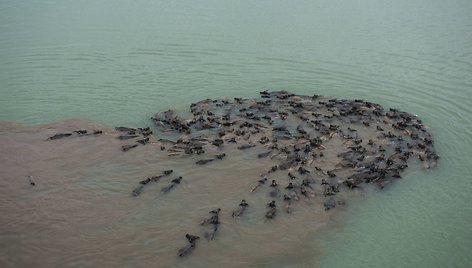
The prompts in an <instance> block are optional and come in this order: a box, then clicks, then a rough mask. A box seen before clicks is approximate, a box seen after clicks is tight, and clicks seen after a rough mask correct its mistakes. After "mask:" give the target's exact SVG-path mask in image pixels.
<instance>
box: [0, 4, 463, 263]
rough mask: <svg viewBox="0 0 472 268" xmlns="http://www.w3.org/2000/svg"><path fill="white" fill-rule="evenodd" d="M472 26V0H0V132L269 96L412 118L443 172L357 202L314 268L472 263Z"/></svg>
mask: <svg viewBox="0 0 472 268" xmlns="http://www.w3.org/2000/svg"><path fill="white" fill-rule="evenodd" d="M470 14H472V2H471V1H467V0H462V1H461V0H457V1H431V0H429V1H427V0H417V1H405V0H400V1H394V2H393V1H385V0H380V1H374V0H370V1H369V0H362V1H356V3H354V1H347V0H345V1H342V0H338V1H296V2H293V1H281V0H280V1H231V2H230V1H210V0H201V1H132V2H131V1H110V0H108V1H105V0H103V1H8V2H7V1H2V2H1V3H0V33H1V38H0V120H3V121H15V122H20V123H25V124H40V123H45V122H50V121H54V120H59V119H64V118H89V119H92V120H96V121H98V122H101V123H105V124H108V125H120V124H126V125H132V126H142V125H147V124H150V122H149V120H148V118H149V117H150V116H151V115H152V114H153V113H154V112H156V111H158V110H164V109H168V108H174V109H177V110H181V111H183V110H185V109H186V108H187V107H188V105H189V103H191V102H195V101H198V100H200V99H204V98H209V97H211V98H216V97H224V96H228V97H234V96H242V97H254V96H256V95H257V93H258V92H259V91H260V90H262V89H270V90H278V89H287V90H290V91H293V92H295V93H299V94H315V93H316V94H322V95H327V96H332V97H338V98H363V99H366V100H370V101H373V102H377V103H380V104H382V105H384V106H386V107H395V108H399V109H402V110H405V111H407V112H410V113H414V114H417V115H419V116H420V117H421V118H422V119H423V121H424V122H425V124H427V125H428V126H429V127H430V129H431V132H432V133H433V135H434V138H435V141H436V147H437V150H438V152H439V155H440V156H441V160H440V163H439V167H438V168H437V169H435V170H428V171H411V172H409V173H408V172H407V173H406V174H405V176H404V180H401V181H399V182H398V183H396V184H395V185H394V186H393V187H391V188H389V189H387V190H386V191H384V192H380V193H377V194H375V196H374V197H372V198H368V199H365V200H361V201H359V202H358V203H355V204H352V205H351V206H350V208H349V210H348V212H346V213H344V215H343V216H342V219H339V222H338V224H337V225H336V227H333V228H328V230H326V232H324V233H323V235H321V236H317V237H313V239H312V240H311V241H312V242H310V243H308V245H307V246H309V247H313V248H316V249H317V251H318V250H320V251H321V253H322V254H321V257H320V255H319V254H314V256H316V259H315V260H309V261H310V262H312V261H314V262H316V263H319V264H320V266H322V267H469V266H471V265H472V257H471V255H470V254H469V252H470V248H471V247H472V232H470V226H471V224H470V223H471V222H472V209H471V208H470V201H469V200H470V199H469V196H470V193H472V182H471V179H472V168H471V167H470V163H471V161H472V156H471V155H472V119H471V117H470V115H471V112H472V108H471V107H472V96H471V95H472V16H471V15H470ZM320 248H321V249H320ZM314 258H315V257H314ZM307 261H308V260H307ZM273 266H274V267H279V266H290V263H286V262H284V261H283V260H281V261H279V260H278V262H277V263H274V265H273Z"/></svg>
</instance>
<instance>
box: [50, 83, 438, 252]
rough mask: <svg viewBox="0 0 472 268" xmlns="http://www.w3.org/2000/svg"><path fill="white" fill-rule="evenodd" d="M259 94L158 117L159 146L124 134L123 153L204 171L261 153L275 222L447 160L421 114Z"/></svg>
mask: <svg viewBox="0 0 472 268" xmlns="http://www.w3.org/2000/svg"><path fill="white" fill-rule="evenodd" d="M260 94H261V98H258V99H243V98H234V99H233V100H229V99H217V100H211V99H206V100H202V101H200V102H197V103H193V104H191V106H190V109H191V113H192V116H191V117H190V118H183V117H181V116H179V115H177V114H176V113H175V112H174V111H172V110H169V111H164V112H159V113H157V114H155V115H154V116H153V117H152V121H153V122H154V124H155V127H156V129H157V131H158V135H157V139H156V141H155V142H152V141H150V139H149V137H150V136H151V134H152V131H151V129H150V128H149V127H146V128H130V127H117V128H116V130H117V131H118V132H119V134H118V135H119V136H117V138H118V139H120V140H123V142H124V143H125V144H123V145H122V148H121V150H122V151H124V152H126V151H129V150H131V149H133V148H136V147H138V146H142V145H146V144H149V143H153V144H154V145H157V147H156V148H158V150H159V151H163V152H165V153H167V155H168V156H169V157H179V156H192V155H194V156H195V160H196V161H195V164H196V165H208V164H211V163H214V162H215V161H224V160H225V157H226V156H227V154H229V153H230V152H231V150H230V149H234V150H241V151H244V152H249V151H252V152H254V151H256V152H257V159H270V160H271V161H272V163H273V165H271V166H270V167H268V168H267V169H266V170H261V174H260V178H257V179H256V180H255V181H254V187H253V188H252V189H249V190H250V191H251V192H256V191H258V189H259V188H260V187H268V189H270V190H269V195H270V197H271V198H272V201H271V202H269V203H268V204H267V211H266V213H265V215H264V216H265V218H267V219H273V218H275V217H276V215H277V212H278V203H282V204H283V207H284V208H285V212H286V213H290V212H291V210H292V203H293V202H296V201H298V200H299V199H300V198H308V199H309V198H320V199H321V198H322V200H323V205H324V207H325V209H326V210H329V209H332V208H334V207H336V206H337V205H340V204H342V203H343V202H344V201H343V200H341V199H337V198H336V196H337V194H338V193H339V192H340V191H347V190H349V189H353V188H357V187H360V186H361V184H365V183H371V184H372V183H373V184H377V185H379V187H380V188H384V187H385V186H387V185H388V184H389V183H391V182H392V181H394V180H395V179H397V178H401V175H400V173H401V172H402V171H403V170H405V169H406V168H407V167H408V163H409V162H410V164H411V161H410V159H418V160H417V161H418V163H419V164H420V165H421V166H422V167H423V168H433V167H435V166H436V165H437V160H438V159H439V156H438V155H437V153H436V151H435V149H434V144H433V139H432V136H431V134H430V133H429V132H428V131H427V128H426V127H425V126H424V125H423V123H422V121H421V120H420V119H419V118H418V117H417V116H415V115H412V114H409V113H406V112H401V111H399V110H396V109H389V110H385V109H383V108H382V106H380V105H379V104H375V103H371V102H368V101H364V100H344V99H330V98H326V97H323V96H318V95H313V96H301V95H295V94H291V93H289V92H286V91H276V92H267V91H263V92H260ZM100 134H102V132H101V131H99V130H92V131H87V130H77V131H75V132H73V133H58V134H56V135H54V136H51V137H50V138H49V140H55V139H60V138H65V137H70V136H73V135H100ZM164 137H166V138H164ZM333 152H334V153H333ZM328 158H329V159H328ZM197 159H198V160H197ZM328 160H329V161H328ZM172 173H173V170H164V171H163V172H162V174H160V175H157V176H154V177H150V178H147V179H144V180H141V181H140V182H139V184H138V186H137V187H136V188H135V189H134V190H133V191H132V196H135V197H137V196H139V195H140V194H141V193H142V191H143V189H144V188H145V187H146V186H147V185H149V184H150V183H153V182H157V181H159V180H160V179H161V178H163V177H166V176H170V175H171V174H172ZM283 173H286V174H287V178H286V181H284V182H280V180H279V182H277V181H276V180H275V179H273V176H274V175H275V174H277V175H278V176H280V174H283ZM181 180H182V177H180V176H179V177H176V178H174V179H172V180H171V181H170V183H169V184H168V185H167V186H166V187H164V188H162V189H161V192H162V193H164V194H165V193H167V192H169V191H170V190H172V189H174V188H175V187H176V186H178V185H179V184H180V182H181ZM285 183H286V184H285ZM281 184H284V185H281ZM279 206H280V205H279ZM235 207H236V208H234V209H233V211H232V216H233V217H235V218H237V217H241V216H242V215H243V213H244V211H245V210H246V209H247V208H248V207H249V204H248V203H247V202H246V200H242V201H241V202H240V203H239V205H236V204H235ZM220 212H221V209H220V208H217V209H215V210H212V211H210V217H209V218H207V219H205V220H203V221H202V222H201V225H204V226H207V228H208V230H207V231H206V232H205V237H206V238H207V239H208V240H213V238H214V237H215V234H216V232H217V230H218V225H219V224H220V221H219V218H218V216H219V214H220ZM199 238H200V237H199V236H197V235H191V234H186V239H187V240H188V244H187V245H186V246H185V247H183V248H182V249H180V250H179V253H178V254H179V256H185V255H188V254H189V253H191V252H192V251H193V249H195V247H196V243H197V241H198V240H199Z"/></svg>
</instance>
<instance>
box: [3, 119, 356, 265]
mask: <svg viewBox="0 0 472 268" xmlns="http://www.w3.org/2000/svg"><path fill="white" fill-rule="evenodd" d="M77 129H89V130H91V129H100V130H102V131H103V134H102V135H90V136H80V137H78V136H72V137H67V138H64V139H60V140H52V141H47V140H46V139H47V138H48V137H50V136H52V135H54V134H56V133H59V132H68V131H73V130H77ZM117 135H118V133H117V132H116V131H115V130H114V129H112V128H108V127H106V126H103V125H99V124H97V123H94V122H91V121H86V120H67V121H61V122H55V123H50V124H46V125H41V126H37V127H24V126H21V125H17V124H13V123H2V124H1V125H0V150H1V151H2V152H3V153H2V154H1V156H0V157H1V159H0V160H1V162H2V163H3V164H2V169H1V171H0V177H2V180H1V181H0V198H1V200H0V202H1V203H2V206H1V207H0V213H1V215H2V217H1V218H0V224H1V226H2V228H1V229H0V237H2V240H1V241H0V248H2V255H1V256H2V259H1V260H0V262H1V264H2V267H18V266H20V267H32V266H35V267H63V266H95V267H97V266H115V265H119V266H133V267H149V266H156V265H157V266H159V267H169V266H177V267H188V265H190V264H191V265H192V266H196V267H208V266H212V267H217V266H218V267H247V266H248V265H255V266H261V265H264V264H268V263H271V262H272V261H273V260H274V259H277V258H282V259H284V260H304V259H308V258H312V257H313V254H314V252H313V251H314V250H313V249H312V248H307V247H306V246H307V245H306V243H307V242H308V241H307V239H306V238H307V237H313V236H314V235H315V234H316V232H317V231H318V230H319V229H320V228H321V227H323V226H326V225H327V224H329V223H330V217H332V216H333V215H335V214H336V213H339V212H341V211H342V210H344V209H346V208H343V207H340V208H339V209H337V210H335V211H329V212H325V211H324V208H323V205H322V201H321V200H324V199H322V191H321V190H320V189H319V185H315V187H318V188H315V189H316V191H315V192H316V197H314V198H310V199H308V198H302V199H301V200H300V201H298V202H295V203H293V204H292V210H293V211H292V213H291V214H287V213H286V212H285V208H284V206H283V204H281V203H282V201H277V202H280V203H279V204H278V205H279V207H278V215H277V217H276V218H275V219H273V220H267V219H265V217H264V214H265V212H266V211H267V208H266V204H267V203H268V202H270V201H271V200H272V199H273V198H272V197H270V196H269V191H270V189H269V187H268V186H263V187H259V188H258V189H257V191H255V192H254V193H251V192H250V189H251V188H252V187H254V186H255V183H256V181H257V180H258V179H260V172H261V170H268V169H269V168H270V167H271V166H272V165H273V162H272V160H271V159H270V158H268V159H258V158H257V154H258V153H260V152H262V151H263V150H264V149H263V148H253V149H248V150H245V151H241V150H237V149H236V148H235V147H231V145H225V152H226V153H227V157H226V158H225V159H224V160H221V161H219V162H217V161H214V162H213V163H210V164H208V165H205V166H199V165H195V161H196V160H197V159H199V158H202V157H199V156H192V157H185V156H184V157H182V156H175V157H169V156H168V152H165V151H161V150H160V144H159V143H158V142H157V141H156V140H154V142H153V143H151V144H149V145H146V146H140V147H138V148H135V149H133V150H131V151H129V152H126V153H125V152H122V151H121V149H120V147H121V145H123V144H124V143H125V142H123V141H120V140H118V139H116V136H117ZM327 146H329V145H327ZM216 152H217V151H215V153H216ZM256 160H257V161H256ZM323 161H324V164H326V165H330V164H331V165H334V164H335V162H334V158H333V160H332V162H330V156H329V154H328V155H327V156H326V157H325V159H324V160H323ZM166 169H173V170H174V173H172V174H171V175H169V176H167V177H165V178H162V179H161V180H160V181H159V182H153V183H150V184H149V185H147V186H146V187H145V188H144V191H143V192H142V194H141V195H140V196H138V197H132V196H131V191H132V190H133V189H134V188H136V187H137V186H139V181H140V180H143V179H145V178H147V177H150V176H155V175H159V174H161V173H162V171H163V170H166ZM29 176H32V177H29ZM177 176H182V177H183V180H182V182H181V184H179V185H177V186H176V187H174V189H173V190H171V191H170V192H168V193H167V194H163V193H161V192H160V190H161V189H162V188H163V187H165V186H167V185H169V183H170V181H171V179H173V178H176V177H177ZM271 178H273V179H277V181H278V182H279V183H280V184H283V185H285V184H286V183H287V182H288V178H287V177H286V173H281V174H277V175H274V176H273V177H271ZM31 182H33V183H34V184H35V185H34V186H33V185H31ZM349 195H352V196H357V198H360V196H363V195H364V193H361V192H356V191H354V192H352V193H350V194H349ZM352 196H351V197H349V196H345V197H346V198H352ZM241 199H245V200H247V202H248V203H249V207H248V209H247V210H246V212H245V214H243V215H242V216H241V217H240V218H237V219H233V218H232V217H231V212H232V211H233V210H234V209H236V208H237V206H238V204H239V202H240V201H241ZM218 207H219V208H221V209H222V214H221V217H220V221H221V222H222V224H220V228H219V230H218V232H217V234H216V237H215V239H214V240H213V241H211V242H208V241H206V240H205V239H204V237H203V234H204V233H205V231H206V230H207V227H204V226H200V225H199V223H200V222H201V221H202V220H204V219H205V218H208V217H209V215H210V214H209V213H208V212H209V211H210V210H213V209H215V208H218ZM186 233H191V234H195V235H199V236H201V240H200V241H198V244H197V248H196V250H195V251H194V252H193V253H192V255H191V256H188V257H186V258H183V259H182V258H178V257H177V252H178V249H179V248H181V247H183V246H185V245H186V243H187V242H186V239H185V237H184V235H185V234H186ZM305 264H306V265H308V266H311V265H312V264H310V263H306V262H305Z"/></svg>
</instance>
